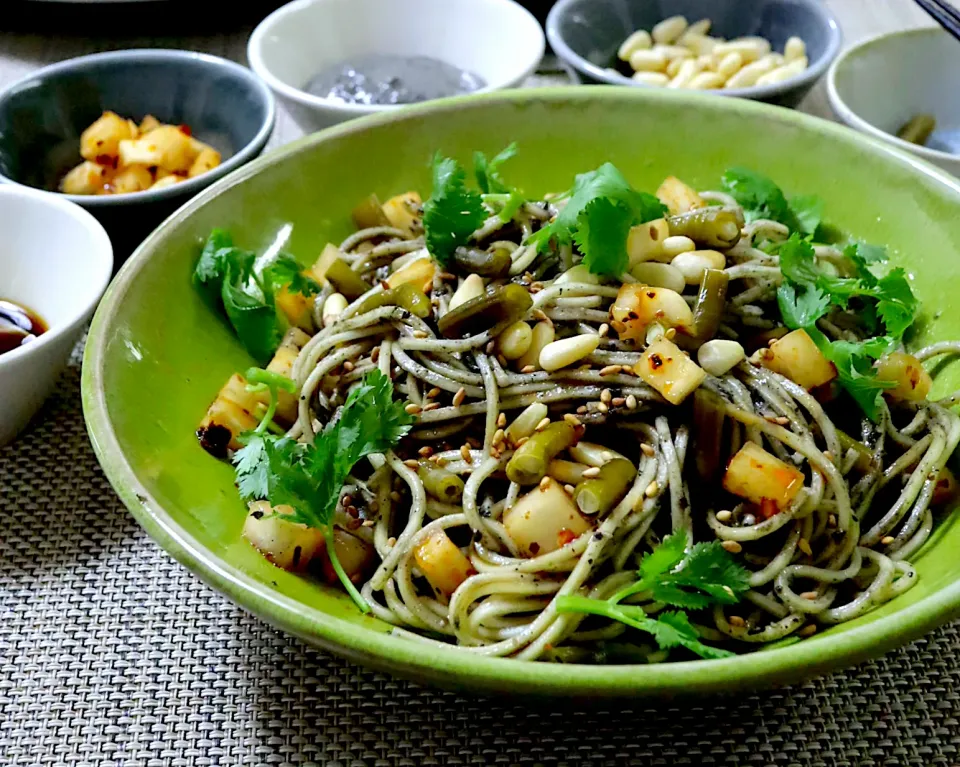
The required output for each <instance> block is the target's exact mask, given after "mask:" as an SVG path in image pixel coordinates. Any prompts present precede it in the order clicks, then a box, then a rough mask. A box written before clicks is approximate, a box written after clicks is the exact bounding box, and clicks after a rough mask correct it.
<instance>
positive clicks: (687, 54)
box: [653, 45, 693, 59]
mask: <svg viewBox="0 0 960 767" xmlns="http://www.w3.org/2000/svg"><path fill="white" fill-rule="evenodd" d="M653 51H654V53H662V54H663V55H664V56H666V57H667V59H692V58H693V51H691V50H690V49H689V48H684V47H683V46H682V45H655V46H653Z"/></svg>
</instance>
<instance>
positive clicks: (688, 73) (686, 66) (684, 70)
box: [667, 59, 700, 88]
mask: <svg viewBox="0 0 960 767" xmlns="http://www.w3.org/2000/svg"><path fill="white" fill-rule="evenodd" d="M699 73H700V67H699V66H698V65H697V62H696V61H694V60H693V59H687V60H686V61H684V62H683V64H681V65H680V70H679V71H678V72H677V74H676V75H674V77H673V79H672V80H671V81H670V82H669V83H668V84H667V87H668V88H689V87H690V83H691V82H693V78H694V77H696V76H697V75H698V74H699Z"/></svg>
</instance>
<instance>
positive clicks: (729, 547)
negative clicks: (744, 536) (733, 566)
mask: <svg viewBox="0 0 960 767" xmlns="http://www.w3.org/2000/svg"><path fill="white" fill-rule="evenodd" d="M720 545H721V546H723V548H724V549H725V550H726V551H729V552H730V553H731V554H739V553H740V552H741V551H743V546H741V545H740V544H739V543H737V542H736V541H724V542H723V543H721V544H720Z"/></svg>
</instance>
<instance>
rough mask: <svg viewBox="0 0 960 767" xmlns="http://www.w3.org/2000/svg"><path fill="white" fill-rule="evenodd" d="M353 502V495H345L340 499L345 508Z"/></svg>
mask: <svg viewBox="0 0 960 767" xmlns="http://www.w3.org/2000/svg"><path fill="white" fill-rule="evenodd" d="M352 503H353V496H352V495H344V496H343V497H342V498H341V499H340V504H341V505H342V506H343V507H344V508H346V507H347V506H349V505H351V504H352Z"/></svg>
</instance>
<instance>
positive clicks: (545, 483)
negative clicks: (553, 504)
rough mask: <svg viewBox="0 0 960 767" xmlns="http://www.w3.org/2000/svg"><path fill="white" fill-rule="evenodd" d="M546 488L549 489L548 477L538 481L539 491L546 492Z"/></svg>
mask: <svg viewBox="0 0 960 767" xmlns="http://www.w3.org/2000/svg"><path fill="white" fill-rule="evenodd" d="M548 487H550V477H543V478H542V479H541V480H540V489H541V490H546V489H547V488H548Z"/></svg>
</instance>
